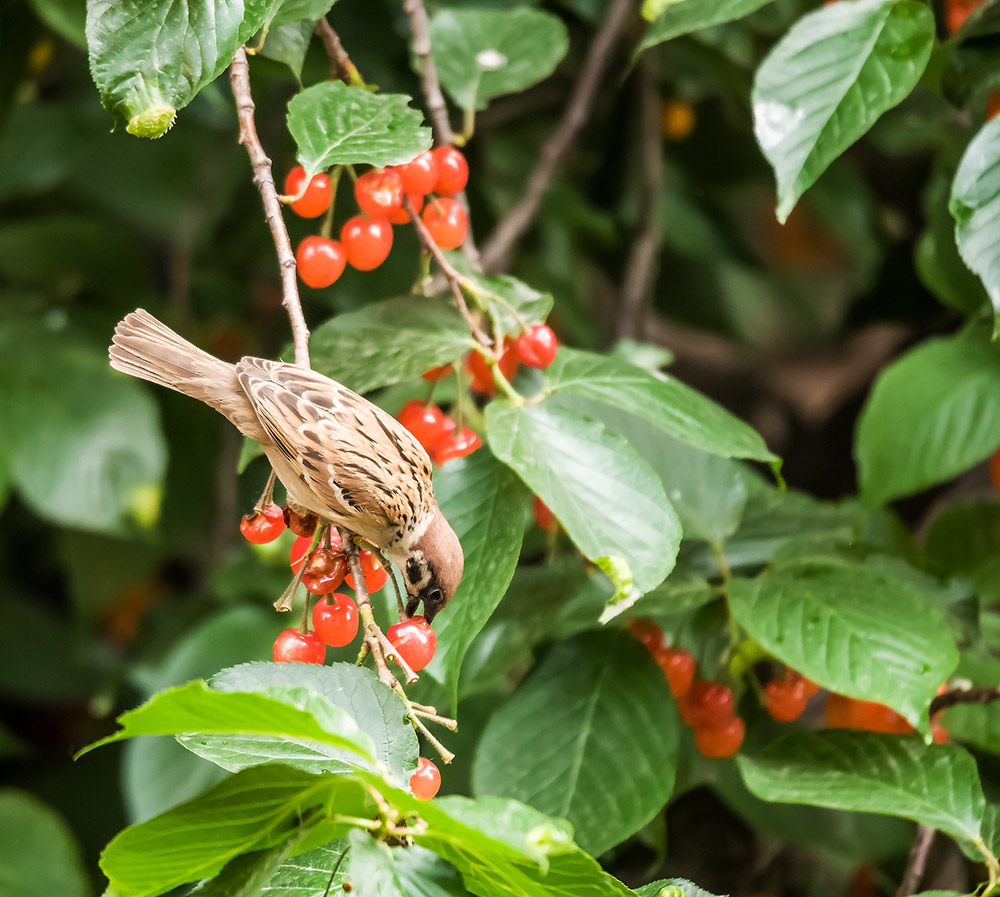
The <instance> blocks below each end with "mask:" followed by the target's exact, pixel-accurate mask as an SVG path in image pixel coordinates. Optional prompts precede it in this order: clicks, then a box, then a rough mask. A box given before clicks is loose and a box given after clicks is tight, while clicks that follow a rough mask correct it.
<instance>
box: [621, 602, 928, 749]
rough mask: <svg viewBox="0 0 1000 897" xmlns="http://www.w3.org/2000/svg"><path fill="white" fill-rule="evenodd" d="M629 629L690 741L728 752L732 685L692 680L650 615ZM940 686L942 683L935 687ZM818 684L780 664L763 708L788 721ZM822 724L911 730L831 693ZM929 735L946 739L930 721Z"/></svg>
mask: <svg viewBox="0 0 1000 897" xmlns="http://www.w3.org/2000/svg"><path fill="white" fill-rule="evenodd" d="M629 631H630V632H631V633H632V634H633V635H634V636H635V637H636V638H637V639H639V641H640V642H642V644H643V645H645V647H646V649H647V650H648V651H649V653H650V654H652V656H653V659H654V660H655V661H656V663H657V665H658V666H659V667H660V669H661V670H663V674H664V675H665V676H666V677H667V682H668V683H669V684H670V691H671V692H672V693H673V696H674V698H675V699H676V701H677V709H678V710H679V711H680V714H681V718H682V719H683V720H684V721H685V722H686V723H687V724H688V725H690V726H693V727H694V743H695V747H697V748H698V750H699V751H700V752H701V754H702V755H703V756H705V757H731V756H732V755H733V754H735V753H736V752H737V751H738V750H739V749H740V745H742V744H743V737H744V735H745V733H746V729H745V726H744V723H743V720H742V719H740V717H739V716H737V715H736V713H735V711H734V706H735V702H734V696H733V690H732V689H731V688H730V687H729V686H728V685H723V684H722V683H721V682H707V681H695V678H694V674H695V660H694V657H692V656H691V652H690V651H688V650H686V649H685V648H676V647H671V646H669V645H667V644H666V641H665V639H664V635H663V630H662V629H660V627H659V626H657V625H656V624H655V623H654V622H652V621H651V620H633V621H632V622H631V623H630V624H629ZM945 687H946V686H944V685H942V686H941V689H939V693H940V692H941V691H942V690H944V688H945ZM818 693H819V686H818V685H817V684H816V683H815V682H813V681H811V680H810V679H807V678H806V677H805V676H803V675H802V674H801V673H799V672H797V671H796V670H793V669H791V667H785V669H784V674H783V676H781V677H775V678H773V679H771V680H770V681H769V682H768V683H767V684H766V685H765V686H764V689H763V703H764V709H765V710H766V711H767V713H768V715H769V716H770V717H771V719H773V720H774V721H775V722H779V723H791V722H794V721H795V720H797V719H798V718H799V717H800V716H802V714H803V713H804V712H805V709H806V705H807V704H808V703H809V700H810V699H811V698H813V697H815V695H816V694H818ZM825 711H826V724H827V726H828V727H829V728H831V729H864V730H866V731H869V732H885V733H889V734H896V735H905V734H908V733H910V732H913V731H914V730H913V726H911V725H910V724H909V723H908V722H907V721H906V720H905V719H904V718H903V717H902V716H900V715H899V714H898V713H897V712H896V711H895V710H893V709H892V708H891V707H887V706H886V705H885V704H878V703H876V702H875V701H862V700H860V699H858V698H849V697H847V696H846V695H841V694H836V693H831V694H830V695H829V696H828V697H827V699H826V705H825ZM931 732H932V734H933V736H934V740H935V741H936V742H938V743H942V742H945V741H947V740H948V735H947V733H946V732H945V730H944V729H943V728H942V727H941V726H940V725H938V724H936V723H933V722H932V725H931Z"/></svg>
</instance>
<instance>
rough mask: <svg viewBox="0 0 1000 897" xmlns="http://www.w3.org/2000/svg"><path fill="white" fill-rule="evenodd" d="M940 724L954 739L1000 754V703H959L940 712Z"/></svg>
mask: <svg viewBox="0 0 1000 897" xmlns="http://www.w3.org/2000/svg"><path fill="white" fill-rule="evenodd" d="M941 725H942V726H944V727H945V729H946V730H947V731H948V735H949V736H950V737H951V738H952V739H954V740H955V741H963V742H965V743H967V744H971V745H973V746H975V747H977V748H981V749H982V750H984V751H990V752H991V753H994V754H1000V703H993V704H959V705H957V706H955V707H951V708H949V709H948V710H946V711H945V712H944V714H942V717H941Z"/></svg>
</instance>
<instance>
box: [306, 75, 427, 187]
mask: <svg viewBox="0 0 1000 897" xmlns="http://www.w3.org/2000/svg"><path fill="white" fill-rule="evenodd" d="M409 104H410V98H409V97H408V96H404V95H403V94H398V93H372V92H371V91H368V90H364V89H363V88H360V87H348V86H347V85H346V84H343V83H341V82H340V81H335V82H332V81H324V82H323V83H321V84H315V85H313V86H312V87H308V88H306V89H305V90H302V91H300V92H299V93H297V94H295V96H294V97H292V99H291V100H290V101H289V103H288V130H289V132H290V133H291V135H292V137H293V138H294V139H295V143H296V146H297V147H298V159H299V162H301V163H302V166H303V167H304V168H305V170H306V172H307V173H308V174H310V175H312V174H315V173H316V172H318V171H322V170H323V169H325V168H329V167H330V166H331V165H361V164H368V165H395V164H397V163H400V162H409V161H410V159H412V158H413V157H414V156H416V155H419V154H420V153H422V152H423V151H424V150H426V149H427V148H428V147H430V145H431V131H430V128H426V127H423V126H422V125H421V122H422V121H423V116H422V115H421V114H420V113H419V112H418V111H417V110H416V109H411V108H410V105H409Z"/></svg>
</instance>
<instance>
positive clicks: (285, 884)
mask: <svg viewBox="0 0 1000 897" xmlns="http://www.w3.org/2000/svg"><path fill="white" fill-rule="evenodd" d="M346 847H347V839H346V838H338V839H337V840H335V841H330V842H329V843H328V844H323V845H322V846H320V847H316V848H313V849H312V850H309V851H306V852H305V853H300V854H299V855H298V856H295V857H292V858H291V859H288V860H285V862H283V863H282V864H281V865H280V866H279V867H278V868H277V869H276V870H275V872H274V874H273V875H272V876H271V878H270V880H269V881H268V883H267V890H266V891H265V893H266V894H267V897H329V895H330V894H338V892H339V893H343V891H342V890H341V887H340V886H341V885H342V884H343V883H344V882H345V881H350V878H351V874H350V869H351V864H350V863H349V862H348V860H347V858H345V859H344V861H343V862H341V860H340V858H341V856H343V853H344V850H345V849H346ZM338 863H340V865H339V866H338V865H337V864H338ZM334 869H336V870H337V873H336V875H333V876H332V877H331V873H332V872H333V870H334ZM328 888H329V890H328Z"/></svg>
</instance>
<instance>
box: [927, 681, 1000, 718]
mask: <svg viewBox="0 0 1000 897" xmlns="http://www.w3.org/2000/svg"><path fill="white" fill-rule="evenodd" d="M993 701H1000V686H997V687H995V688H953V689H952V690H951V691H946V692H943V693H942V694H939V695H938V696H937V697H936V698H934V700H933V701H931V708H930V715H931V716H934V715H935V714H936V713H940V712H941V711H942V710H947V709H948V708H949V707H954V706H956V705H957V704H991V703H993Z"/></svg>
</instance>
